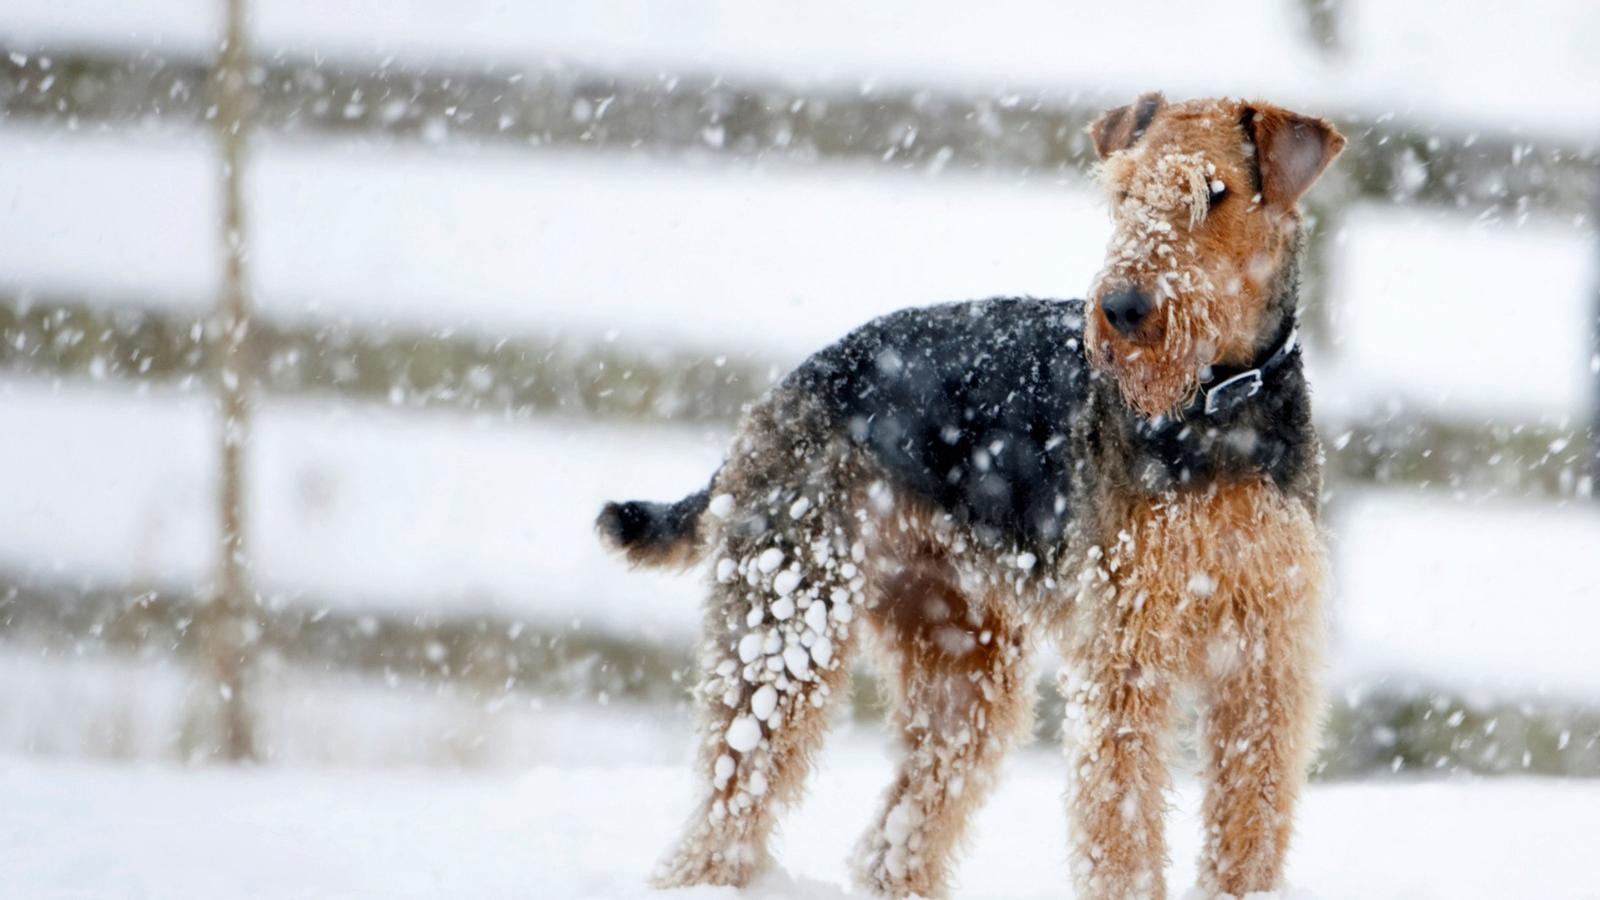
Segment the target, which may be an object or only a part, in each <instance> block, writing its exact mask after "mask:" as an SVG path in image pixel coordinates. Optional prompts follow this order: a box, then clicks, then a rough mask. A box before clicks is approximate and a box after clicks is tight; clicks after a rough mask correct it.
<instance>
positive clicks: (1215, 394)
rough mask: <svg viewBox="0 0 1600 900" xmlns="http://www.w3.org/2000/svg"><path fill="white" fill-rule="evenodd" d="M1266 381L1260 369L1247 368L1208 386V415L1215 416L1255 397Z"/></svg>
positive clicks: (1206, 407)
mask: <svg viewBox="0 0 1600 900" xmlns="http://www.w3.org/2000/svg"><path fill="white" fill-rule="evenodd" d="M1265 381H1266V379H1265V378H1264V377H1263V376H1262V374H1261V370H1260V369H1247V370H1245V371H1243V372H1240V373H1239V374H1237V375H1235V376H1233V377H1232V378H1226V379H1223V380H1222V381H1219V382H1217V383H1216V384H1214V385H1212V386H1211V387H1208V388H1206V391H1205V394H1206V405H1205V413H1206V415H1208V416H1214V415H1216V414H1217V413H1218V412H1221V411H1222V410H1225V409H1232V408H1234V407H1235V406H1237V405H1239V404H1240V403H1243V402H1244V401H1246V400H1248V399H1250V398H1251V397H1254V396H1255V395H1256V394H1258V393H1260V392H1261V385H1262V384H1264V383H1265Z"/></svg>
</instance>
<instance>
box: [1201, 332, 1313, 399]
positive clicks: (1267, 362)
mask: <svg viewBox="0 0 1600 900" xmlns="http://www.w3.org/2000/svg"><path fill="white" fill-rule="evenodd" d="M1278 333H1279V337H1278V339H1277V340H1276V341H1274V342H1273V343H1272V348H1273V349H1272V350H1271V351H1270V352H1268V353H1267V355H1266V358H1264V359H1260V358H1258V359H1257V361H1256V362H1255V363H1254V364H1253V365H1252V366H1250V367H1249V368H1240V367H1238V366H1213V367H1212V368H1211V369H1210V372H1209V373H1208V374H1207V375H1206V377H1205V378H1204V379H1202V380H1201V382H1200V391H1199V393H1198V394H1197V395H1196V396H1195V399H1194V402H1193V403H1191V404H1189V407H1188V408H1187V409H1185V410H1184V418H1193V417H1195V416H1218V415H1225V414H1227V413H1230V412H1232V411H1233V410H1235V409H1237V408H1238V407H1239V405H1240V404H1242V403H1244V402H1245V401H1246V400H1249V399H1250V398H1251V397H1254V396H1255V395H1256V394H1258V393H1260V392H1261V388H1262V385H1264V384H1266V381H1267V379H1268V378H1270V377H1272V375H1273V373H1274V372H1276V371H1278V370H1279V369H1281V368H1283V365H1284V364H1285V363H1287V362H1288V361H1289V360H1291V359H1293V358H1294V357H1295V356H1296V355H1297V354H1298V352H1299V350H1300V340H1299V336H1300V329H1299V326H1298V324H1297V323H1296V322H1295V317H1294V316H1284V318H1283V324H1282V325H1280V326H1279V327H1278Z"/></svg>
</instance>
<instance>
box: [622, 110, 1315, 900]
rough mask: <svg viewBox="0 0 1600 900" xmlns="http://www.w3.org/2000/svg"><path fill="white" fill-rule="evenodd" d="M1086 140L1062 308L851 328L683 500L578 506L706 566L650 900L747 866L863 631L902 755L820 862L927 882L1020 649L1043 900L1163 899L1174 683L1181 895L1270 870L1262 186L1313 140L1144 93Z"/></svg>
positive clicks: (1272, 442) (1296, 438)
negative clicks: (1195, 854) (1090, 171)
mask: <svg viewBox="0 0 1600 900" xmlns="http://www.w3.org/2000/svg"><path fill="white" fill-rule="evenodd" d="M1090 135H1091V137H1092V139H1093V143H1094V148H1095V150H1096V152H1097V154H1098V156H1099V158H1100V162H1099V165H1098V169H1097V177H1098V179H1099V181H1100V183H1101V184H1102V185H1103V186H1104V187H1105V189H1106V191H1107V193H1108V196H1109V202H1110V209H1111V215H1112V219H1113V223H1114V226H1115V228H1114V233H1113V236H1112V238H1111V240H1110V245H1109V248H1108V252H1107V257H1106V262H1105V266H1104V268H1103V270H1102V271H1101V272H1100V273H1099V275H1098V276H1097V278H1096V280H1095V282H1094V284H1093V285H1092V288H1091V291H1090V295H1089V299H1088V300H1087V301H1075V300H1068V301H1055V300H1041V299H1032V298H1013V299H991V300H982V301H973V302H964V303H953V304H946V305H940V306H933V307H928V308H915V309H907V310H902V311H900V312H896V313H892V314H890V315H887V316H884V317H882V318H880V319H877V320H875V321H873V322H871V323H869V324H867V325H865V326H862V327H861V328H859V329H857V330H856V331H854V332H852V333H850V334H849V335H847V336H846V337H844V338H843V339H842V340H840V341H839V342H838V343H836V344H834V345H832V346H830V347H828V348H826V349H823V350H821V351H820V352H818V353H816V354H815V355H813V356H812V357H810V358H809V359H807V360H806V361H805V362H804V363H802V364H801V365H800V366H799V367H798V368H797V369H795V370H794V371H793V372H791V373H790V374H789V375H788V376H787V377H786V378H784V379H783V380H782V381H781V382H779V383H778V384H777V385H776V386H775V387H774V388H773V389H772V390H771V391H770V392H769V393H768V394H767V395H766V396H765V397H764V398H762V399H761V400H760V401H758V402H756V403H755V404H753V405H752V406H751V407H749V408H747V409H746V410H745V412H744V415H743V418H742V421H741V424H740V425H739V427H738V430H737V433H736V436H735V437H734V439H733V442H732V447H731V450H730V451H729V453H728V456H727V458H726V460H725V461H724V463H723V465H722V467H721V468H720V469H719V470H718V471H717V473H716V474H715V475H714V477H713V479H712V481H711V484H710V486H709V487H708V488H706V489H705V490H703V491H700V492H698V493H695V494H693V495H691V496H689V497H686V498H684V499H683V500H680V501H678V502H676V503H671V504H658V503H647V502H627V503H611V504H608V505H606V507H605V508H604V509H603V510H602V512H601V514H600V516H599V519H598V521H597V528H598V531H599V533H600V535H601V537H602V539H603V540H604V541H605V542H606V543H607V544H608V545H610V546H611V547H613V548H614V549H617V550H618V551H620V552H621V553H622V554H623V555H624V556H625V557H626V558H627V559H628V560H629V561H630V562H632V563H634V564H636V565H641V566H688V565H690V564H693V563H696V562H698V561H700V560H702V559H706V558H709V560H710V566H709V568H710V576H711V592H710V598H709V600H708V602H707V604H706V618H705V632H704V639H703V642H702V645H701V649H700V653H699V666H700V671H701V676H700V680H699V683H698V685H697V686H696V688H695V696H696V697H697V700H698V704H699V707H700V710H701V717H702V718H701V723H702V725H701V729H702V730H701V737H702V743H701V750H700V754H699V760H698V764H697V765H698V777H699V780H700V782H701V783H702V784H703V787H704V796H703V799H702V801H701V802H700V803H699V805H698V806H697V807H696V809H695V810H694V813H693V815H692V816H691V818H690V820H689V823H688V827H687V830H686V832H685V834H684V835H683V837H682V839H681V841H680V842H679V844H678V845H677V848H676V850H675V851H674V852H673V853H672V854H671V855H670V856H669V857H668V858H667V859H666V860H665V861H664V863H663V864H662V866H661V868H660V869H659V871H658V873H657V875H656V878H655V884H656V885H657V886H662V887H671V886H682V885H692V884H717V885H744V884H747V883H748V882H749V881H750V880H751V878H752V877H754V876H755V875H757V874H758V873H759V872H761V871H762V869H763V867H764V866H766V865H767V864H768V861H769V857H768V852H767V843H768V839H769V837H770V835H771V833H772V830H773V826H774V823H775V821H776V816H777V813H778V811H779V810H780V809H781V808H783V807H784V806H785V805H786V804H788V803H790V802H791V801H793V800H794V799H796V797H797V796H798V795H799V793H800V791H801V789H802V783H803V781H804V778H805V775H806V772H807V769H808V767H809V766H810V762H811V759H812V757H813V755H814V754H815V753H816V751H817V749H818V747H819V746H820V744H821V742H822V739H823V735H824V732H825V730H826V727H827V722H828V717H829V709H830V707H831V706H832V705H833V704H835V703H836V702H837V701H838V700H839V699H840V698H841V697H843V696H844V695H845V693H846V688H847V663H848V661H849V660H851V659H852V657H853V656H854V655H855V652H856V650H857V647H858V646H861V645H862V644H863V643H871V644H872V645H874V647H875V649H876V650H878V653H877V656H878V657H879V660H880V661H881V663H882V665H883V666H884V667H885V668H886V673H887V675H888V677H886V679H885V680H886V681H887V682H888V683H889V686H890V693H891V694H892V697H891V707H892V713H891V717H892V724H893V727H894V728H895V729H897V730H898V732H899V736H900V738H901V739H902V744H903V749H904V752H903V756H902V758H901V761H900V764H899V771H898V774H897V775H896V776H895V778H894V781H893V783H892V784H891V786H890V787H889V789H888V791H887V793H886V795H885V797H884V799H883V802H882V804H881V807H880V809H879V811H878V813H877V815H876V818H875V819H874V821H873V824H872V825H871V827H870V828H869V829H868V830H867V832H866V834H865V836H864V837H863V838H862V839H861V841H860V843H859V844H858V846H857V850H856V852H855V856H854V860H853V870H854V874H855V876H856V878H857V880H858V882H859V883H860V884H861V885H862V886H863V887H865V888H866V889H868V890H870V891H871V892H873V893H875V894H878V895H882V896H888V897H906V896H913V895H915V896H925V897H938V896H943V895H944V894H945V893H946V892H947V890H948V887H949V883H950V878H951V863H952V857H953V854H954V851H955V849H956V847H957V844H958V843H959V840H960V838H961V836H962V833H963V829H964V827H965V825H966V822H967V820H968V819H969V818H970V817H971V815H972V813H973V811H974V810H975V809H976V808H977V806H978V805H979V804H980V803H981V802H982V800H983V799H984V797H985V795H986V794H987V793H988V792H989V791H990V788H991V787H992V785H993V782H994V779H995V773H996V769H997V764H998V762H999V760H1000V759H1001V757H1002V756H1003V754H1004V753H1005V752H1006V751H1007V749H1008V748H1010V747H1011V746H1012V745H1014V744H1015V743H1016V742H1017V740H1018V739H1019V738H1020V737H1021V736H1022V735H1024V734H1027V733H1028V732H1029V731H1030V726H1031V722H1032V715H1033V710H1032V706H1033V685H1034V681H1033V676H1032V671H1031V658H1032V655H1033V654H1032V650H1033V647H1034V645H1035V643H1036V641H1037V640H1038V639H1039V638H1040V637H1050V638H1054V639H1055V640H1056V642H1057V643H1058V645H1059V647H1060V650H1061V653H1062V656H1063V658H1064V660H1065V661H1066V662H1065V665H1064V667H1063V671H1062V673H1061V675H1060V688H1061V692H1062V695H1063V698H1064V700H1065V720H1064V721H1065V725H1064V728H1063V731H1064V734H1063V738H1064V743H1065V747H1066V752H1067V755H1068V757H1069V768H1068V773H1067V774H1068V789H1067V807H1068V815H1069V821H1070V828H1069V832H1070V835H1071V843H1072V846H1071V852H1070V859H1071V873H1072V878H1073V881H1074V884H1075V886H1076V890H1077V896H1079V897H1086V898H1135V897H1139V898H1161V897H1164V896H1165V892H1166V884H1165V879H1164V874H1163V870H1164V867H1165V863H1166V848H1165V845H1164V840H1163V833H1162V826H1163V819H1164V808H1165V805H1166V799H1165V797H1166V793H1167V790H1168V787H1169V774H1168V757H1169V743H1170V740H1171V734H1172V732H1173V730H1174V721H1173V720H1174V712H1175V700H1174V693H1175V691H1176V690H1177V689H1178V688H1180V687H1183V686H1194V687H1196V688H1197V696H1198V699H1199V702H1200V729H1201V738H1200V741H1199V743H1200V747H1201V751H1202V756H1203V758H1204V778H1205V784H1206V791H1205V800H1204V818H1205V823H1206V825H1205V827H1206V830H1205V839H1204V850H1203V853H1202V859H1201V865H1200V872H1201V875H1200V878H1201V884H1200V889H1201V891H1202V892H1203V893H1205V894H1207V895H1209V896H1243V895H1245V894H1247V893H1251V892H1256V891H1270V890H1275V889H1278V888H1279V887H1280V886H1281V882H1282V876H1283V868H1284V858H1285V853H1286V851H1287V849H1288V846H1289V839H1290V834H1291V826H1292V816H1293V811H1294V805H1295V800H1296V796H1297V794H1298V792H1299V789H1300V786H1301V783H1302V781H1303V778H1304V774H1305V769H1306V767H1307V764H1308V760H1309V755H1310V753H1311V751H1312V749H1313V744H1314V738H1315V732H1316V724H1317V719H1318V690H1317V684H1316V673H1317V670H1318V660H1319V650H1320V645H1321V642H1322V640H1321V630H1322V614H1321V611H1320V606H1319V603H1320V595H1321V592H1322V585H1323V581H1324V571H1325V562H1324V553H1323V549H1322V541H1321V536H1320V532H1319V529H1318V525H1317V512H1318V500H1319V494H1320V491H1321V452H1320V449H1319V446H1318V443H1317V439H1316V436H1315V434H1314V432H1313V430H1312V424H1311V410H1310V394H1309V390H1308V386H1307V383H1306V379H1305V374H1304V371H1303V366H1302V359H1301V348H1300V345H1299V344H1298V342H1297V339H1296V323H1297V316H1298V274H1297V258H1298V254H1299V249H1300V235H1301V232H1302V229H1303V226H1302V219H1301V216H1300V214H1299V212H1298V206H1297V203H1298V200H1299V199H1300V197H1301V196H1302V195H1303V194H1304V193H1305V191H1306V190H1307V189H1308V188H1309V187H1310V186H1311V185H1312V183H1313V182H1314V181H1316V179H1317V178H1318V177H1319V176H1320V175H1321V174H1322V172H1323V171H1324V170H1325V169H1326V168H1327V167H1328V165H1329V164H1330V163H1331V162H1332V161H1333V159H1334V158H1335V157H1336V156H1337V155H1338V154H1339V152H1340V151H1341V150H1342V148H1343V146H1344V138H1343V137H1342V136H1340V135H1339V133H1338V132H1337V131H1336V130H1335V129H1334V128H1333V126H1332V125H1330V124H1329V123H1328V122H1326V121H1324V120H1322V119H1320V118H1316V117H1313V116H1307V115H1301V114H1297V113H1293V112H1290V111H1288V110H1285V109H1282V108H1280V107H1277V106H1273V105H1271V104H1267V103H1261V102H1246V101H1241V100H1233V99H1224V100H1193V101H1188V102H1183V103H1168V102H1167V101H1166V99H1165V98H1164V97H1163V96H1162V95H1160V94H1146V95H1144V96H1141V97H1139V98H1138V99H1137V100H1136V101H1135V102H1134V103H1132V104H1130V105H1128V106H1123V107H1118V108H1116V109H1112V110H1110V111H1108V112H1106V113H1104V114H1103V115H1101V116H1100V117H1099V118H1098V119H1097V120H1096V121H1095V122H1094V123H1093V125H1092V126H1091V127H1090Z"/></svg>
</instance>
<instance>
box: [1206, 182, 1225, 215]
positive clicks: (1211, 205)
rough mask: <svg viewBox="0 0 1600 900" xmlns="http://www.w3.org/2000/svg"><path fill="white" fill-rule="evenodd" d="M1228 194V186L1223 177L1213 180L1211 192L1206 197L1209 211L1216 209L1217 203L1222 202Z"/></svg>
mask: <svg viewBox="0 0 1600 900" xmlns="http://www.w3.org/2000/svg"><path fill="white" fill-rule="evenodd" d="M1227 196H1228V186H1227V185H1225V184H1223V183H1222V180H1221V179H1218V180H1216V181H1213V182H1211V194H1210V196H1209V197H1208V198H1207V199H1206V209H1207V210H1208V211H1209V210H1213V209H1216V208H1217V204H1218V203H1221V202H1222V201H1223V199H1224V198H1225V197H1227Z"/></svg>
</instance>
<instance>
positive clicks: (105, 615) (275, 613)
mask: <svg viewBox="0 0 1600 900" xmlns="http://www.w3.org/2000/svg"><path fill="white" fill-rule="evenodd" d="M203 599H204V598H203V595H202V594H201V593H198V592H193V591H186V590H183V589H175V588H170V587H139V588H120V589H119V588H113V587H106V586H93V585H84V584H81V583H77V582H61V583H53V582H48V581H40V580H39V579H37V578H35V577H31V576H26V575H20V574H18V573H8V572H3V571H0V647H7V646H9V647H12V648H26V652H28V653H33V654H39V655H42V656H46V657H48V656H51V655H58V656H77V655H82V654H83V653H84V645H85V644H86V643H91V644H92V645H93V646H94V647H95V648H96V649H95V650H94V652H95V653H101V654H110V655H112V656H117V657H133V658H138V657H139V656H141V655H148V654H149V653H150V652H151V651H152V650H156V649H159V651H160V653H161V655H162V657H167V656H173V657H177V658H179V659H186V660H190V661H196V660H197V659H198V658H199V656H200V654H201V653H202V652H203V651H204V647H203V644H202V642H201V640H200V638H199V636H198V634H197V633H198V631H199V629H198V628H196V627H195V622H196V619H197V617H198V616H200V615H201V614H202V610H203V605H202V604H203ZM255 621H256V622H257V623H258V626H259V628H260V632H261V633H260V636H259V640H258V642H257V647H258V651H259V655H260V656H261V662H262V663H264V664H267V665H266V666H265V667H266V668H268V669H270V668H273V666H272V665H271V664H272V663H286V664H291V665H296V666H299V667H301V668H304V669H309V670H312V671H324V672H330V673H332V672H338V673H350V674H358V675H363V676H367V677H372V678H376V679H382V680H384V681H386V682H387V681H390V680H393V679H400V680H407V681H410V680H419V679H420V680H422V681H424V682H436V683H449V684H451V685H452V686H454V687H456V688H458V689H460V690H465V691H466V692H467V693H468V694H469V695H470V696H475V697H476V698H477V699H478V700H479V701H481V702H483V703H485V704H493V703H495V702H496V701H499V700H501V699H503V698H505V697H506V696H507V695H508V694H513V693H515V694H525V693H531V694H537V695H542V696H556V697H570V698H573V699H575V700H586V701H587V700H593V699H594V698H596V697H603V698H606V699H607V701H608V702H609V701H611V700H617V701H631V702H640V703H655V704H660V703H677V702H683V701H685V700H686V699H687V697H688V687H687V682H686V680H685V676H686V675H687V673H688V672H689V671H690V669H691V659H692V654H691V649H690V648H689V647H688V646H687V645H682V646H680V645H663V644H662V643H660V642H658V641H651V640H644V639H632V638H625V637H616V636H612V635H604V634H596V633H592V632H588V631H583V630H574V629H571V628H562V627H559V626H554V625H553V624H552V623H549V622H544V623H540V622H534V621H526V620H521V619H517V618H513V617H509V616H506V615H504V614H493V615H481V614H480V615H471V616H467V615H456V616H437V615H415V616H395V615H386V616H378V615H370V614H366V613H363V612H360V611H348V610H339V609H337V608H334V609H332V610H330V609H329V607H328V605H327V604H325V603H322V602H319V601H318V599H317V598H312V597H305V596H294V597H287V598H285V597H266V598H262V599H261V600H260V602H259V603H258V605H257V608H256V610H255ZM1037 691H1038V694H1039V697H1040V703H1039V712H1040V715H1039V718H1038V721H1037V722H1036V727H1035V737H1036V739H1037V740H1039V741H1040V742H1042V743H1051V742H1054V741H1055V740H1056V739H1057V735H1058V734H1059V731H1060V724H1061V711H1062V704H1061V702H1060V700H1059V698H1058V697H1057V695H1056V693H1055V689H1054V687H1053V686H1052V685H1051V682H1050V679H1048V678H1046V679H1044V680H1042V681H1041V682H1040V684H1039V685H1038V688H1037ZM878 696H879V694H878V690H877V685H876V681H875V679H874V676H873V675H872V674H871V673H870V672H868V671H865V670H862V671H858V672H857V673H856V675H855V685H854V690H853V692H852V709H853V713H854V715H856V716H857V717H859V718H862V719H875V718H877V717H878V716H880V715H881V708H880V701H879V700H878ZM1329 699H1330V703H1329V711H1328V716H1327V722H1326V725H1325V730H1324V737H1323V741H1322V747H1323V750H1322V753H1321V755H1320V756H1319V758H1318V760H1317V762H1316V764H1315V767H1314V770H1313V771H1314V773H1315V775H1316V777H1318V778H1322V779H1337V778H1345V777H1355V776H1361V775H1370V774H1374V773H1393V772H1401V773H1417V772H1472V773H1477V774H1485V775H1526V774H1545V775H1578V776H1597V775H1600V707H1595V706H1593V705H1586V704H1584V703H1577V702H1572V701H1568V700H1564V699H1560V698H1532V699H1521V700H1515V701H1508V700H1504V699H1494V700H1485V699H1482V698H1476V697H1470V696H1468V695H1465V694H1462V693H1460V692H1457V691H1455V690H1453V689H1451V688H1450V687H1449V686H1441V685H1434V684H1424V683H1418V682H1412V681H1407V680H1404V679H1387V678H1374V679H1368V680H1364V681H1363V683H1362V684H1361V685H1359V686H1354V687H1349V688H1347V689H1346V690H1344V691H1342V692H1340V693H1339V694H1337V695H1335V696H1333V697H1331V698H1329Z"/></svg>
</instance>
